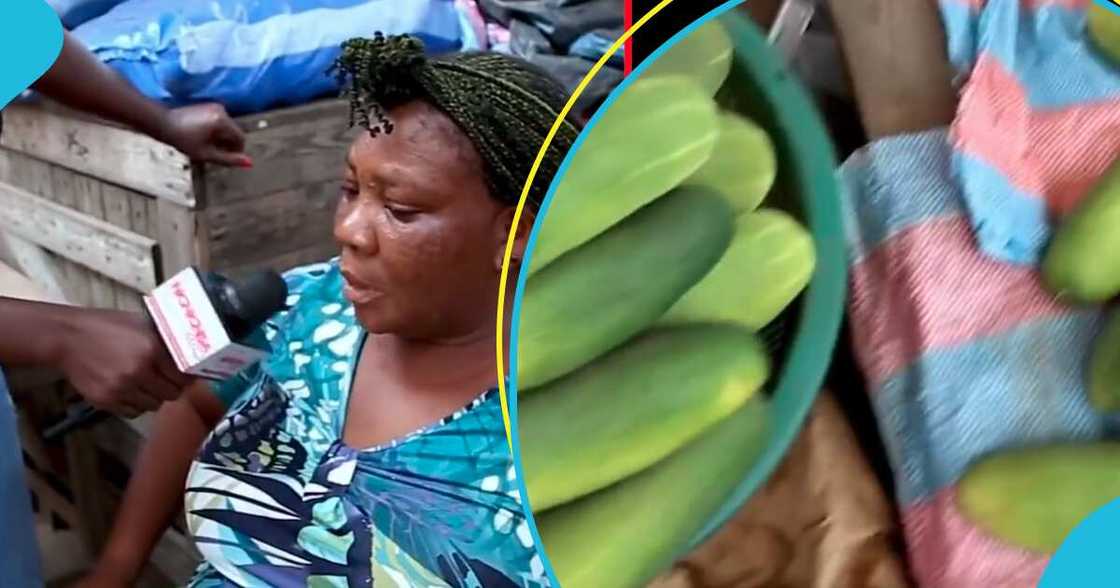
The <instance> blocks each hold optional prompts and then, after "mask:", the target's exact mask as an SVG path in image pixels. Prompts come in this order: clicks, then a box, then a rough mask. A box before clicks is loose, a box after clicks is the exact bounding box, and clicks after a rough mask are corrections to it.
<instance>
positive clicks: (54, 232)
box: [0, 183, 156, 292]
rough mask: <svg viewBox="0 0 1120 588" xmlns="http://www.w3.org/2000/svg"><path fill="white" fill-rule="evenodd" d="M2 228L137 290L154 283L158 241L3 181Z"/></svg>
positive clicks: (0, 190) (0, 199) (0, 201)
mask: <svg viewBox="0 0 1120 588" xmlns="http://www.w3.org/2000/svg"><path fill="white" fill-rule="evenodd" d="M0 226H4V228H5V229H6V230H8V231H9V232H11V233H13V234H15V235H17V236H19V237H22V238H24V239H26V240H28V241H31V242H33V243H36V244H38V245H40V246H42V247H44V248H46V249H49V250H51V251H54V252H55V253H57V254H59V255H61V256H64V257H66V258H67V259H70V260H71V261H74V262H76V263H80V264H82V265H85V266H86V267H89V268H90V269H93V270H95V271H97V272H99V273H101V274H103V275H105V276H108V277H110V278H113V279H115V280H117V281H118V282H121V283H122V284H125V285H127V286H129V287H131V288H133V289H135V290H138V291H141V292H147V291H150V290H152V289H153V288H155V286H156V261H155V255H156V242H155V241H153V240H152V239H149V238H147V237H144V236H142V235H137V234H136V233H133V232H131V231H126V230H124V229H121V228H119V227H116V226H113V225H112V224H110V223H107V222H105V221H102V220H99V219H96V218H93V217H90V216H88V215H85V214H81V213H79V212H76V211H74V210H71V209H69V208H66V207H64V206H60V205H58V204H55V203H53V202H50V201H49V200H46V199H45V198H41V197H39V196H36V195H34V194H31V193H29V192H27V191H25V190H21V189H19V188H16V187H14V186H12V185H11V184H5V183H0Z"/></svg>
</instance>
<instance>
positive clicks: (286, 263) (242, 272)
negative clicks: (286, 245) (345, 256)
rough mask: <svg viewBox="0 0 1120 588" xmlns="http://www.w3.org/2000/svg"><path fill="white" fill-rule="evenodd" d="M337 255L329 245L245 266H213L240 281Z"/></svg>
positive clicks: (257, 260)
mask: <svg viewBox="0 0 1120 588" xmlns="http://www.w3.org/2000/svg"><path fill="white" fill-rule="evenodd" d="M336 255H338V247H337V246H335V245H332V244H329V243H324V244H318V245H312V246H310V247H305V248H303V249H298V250H296V251H288V252H285V253H282V254H279V255H273V256H271V257H267V258H261V259H256V260H252V261H251V262H249V263H246V264H245V265H239V266H227V265H217V264H215V266H214V269H215V270H216V271H220V272H222V273H223V274H225V275H226V276H228V277H230V278H232V279H240V278H243V277H245V276H246V275H248V274H250V273H252V272H256V271H260V270H265V269H271V270H274V271H277V272H284V271H287V270H290V269H292V268H295V267H299V266H301V265H309V264H312V263H320V262H323V261H327V260H329V259H331V258H333V257H335V256H336Z"/></svg>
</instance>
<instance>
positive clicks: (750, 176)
mask: <svg viewBox="0 0 1120 588" xmlns="http://www.w3.org/2000/svg"><path fill="white" fill-rule="evenodd" d="M777 175H778V162H777V157H776V156H775V154H774V144H773V143H772V142H771V140H770V135H769V134H767V132H766V131H764V130H763V129H762V127H759V126H758V125H756V124H755V123H754V122H753V121H751V120H750V119H748V118H746V117H744V116H742V115H740V114H736V113H734V112H723V113H721V114H720V130H719V140H718V141H717V142H716V147H715V149H713V150H712V156H711V157H710V158H709V159H708V161H707V162H705V163H704V165H703V166H702V167H701V168H700V169H698V170H696V173H694V174H692V176H690V177H689V178H688V179H687V180H685V182H684V185H686V186H708V187H710V188H714V189H715V190H716V191H718V192H719V193H720V194H723V196H724V197H725V198H727V201H728V202H730V203H731V208H732V209H733V210H734V211H735V213H736V214H743V213H747V212H750V211H752V210H754V209H756V208H758V205H759V204H762V201H763V200H764V199H765V198H766V194H767V193H769V192H770V188H771V187H772V186H773V185H774V178H776V177H777Z"/></svg>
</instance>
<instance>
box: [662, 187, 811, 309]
mask: <svg viewBox="0 0 1120 588" xmlns="http://www.w3.org/2000/svg"><path fill="white" fill-rule="evenodd" d="M815 264H816V250H815V249H814V246H813V238H812V235H810V234H809V231H808V230H806V229H805V227H803V226H802V225H801V224H800V223H798V222H797V221H796V220H795V219H794V218H793V217H791V216H790V215H788V214H786V213H785V212H782V211H780V210H776V209H765V208H764V209H759V210H757V211H755V212H752V213H749V214H746V215H743V216H741V217H739V218H738V219H737V220H736V227H735V237H734V239H733V240H732V241H731V245H730V246H729V247H728V249H727V253H725V254H724V256H723V258H722V259H720V261H719V263H717V264H716V266H715V267H714V268H712V271H711V272H709V273H708V275H706V276H704V279H703V280H701V281H700V282H699V283H698V284H696V285H695V286H693V287H692V289H690V290H689V291H688V292H687V293H686V294H685V295H684V296H683V297H681V299H680V300H678V301H677V302H676V304H674V305H673V307H672V308H670V309H669V311H668V312H666V313H665V316H664V317H662V318H661V320H660V321H659V324H663V325H677V324H687V323H699V322H713V323H724V322H726V323H733V324H737V325H741V326H744V327H746V328H748V329H751V330H758V329H761V328H762V327H763V326H765V325H766V324H768V323H769V322H770V321H772V320H774V318H775V317H777V316H778V314H780V313H781V312H782V310H783V309H785V307H786V306H789V304H790V302H792V301H793V300H794V299H795V298H796V297H797V295H798V294H800V293H801V291H802V290H803V289H804V288H805V286H806V284H808V283H809V279H810V278H811V277H812V275H813V270H814V268H815Z"/></svg>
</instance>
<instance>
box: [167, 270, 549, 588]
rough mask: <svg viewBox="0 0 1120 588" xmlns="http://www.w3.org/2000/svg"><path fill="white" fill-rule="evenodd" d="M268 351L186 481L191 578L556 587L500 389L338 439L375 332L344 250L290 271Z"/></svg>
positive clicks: (237, 382) (234, 582) (205, 584)
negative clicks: (388, 432)
mask: <svg viewBox="0 0 1120 588" xmlns="http://www.w3.org/2000/svg"><path fill="white" fill-rule="evenodd" d="M285 278H286V280H287V282H288V287H289V292H290V296H289V300H288V306H289V308H288V310H287V311H285V312H283V313H280V314H279V315H277V316H276V317H274V318H273V319H272V320H271V321H270V322H269V324H267V325H266V326H265V327H264V328H263V329H262V331H261V333H260V336H261V337H264V338H266V339H267V340H268V341H269V344H270V345H271V347H272V350H273V353H272V355H271V356H270V357H269V358H268V359H267V360H266V361H265V362H264V363H262V364H261V365H260V366H258V367H257V368H254V369H251V370H247V371H246V372H245V373H243V374H242V375H241V376H239V377H237V378H235V379H233V380H231V381H228V382H225V383H223V384H221V385H218V386H216V392H217V393H218V394H219V396H220V397H222V398H223V400H224V401H225V402H227V404H228V405H229V406H230V410H229V412H228V413H227V415H226V417H225V418H223V420H222V421H221V423H220V424H219V425H218V426H217V427H216V428H215V430H214V432H213V433H212V434H211V435H210V437H209V438H208V439H207V441H206V442H205V444H204V445H203V448H202V450H201V452H200V454H199V456H198V457H197V459H196V461H195V463H194V464H193V466H192V468H191V471H190V475H189V477H188V480H187V488H186V509H187V521H188V526H189V528H190V532H191V535H192V536H193V538H194V540H195V542H196V545H197V546H198V548H199V550H200V551H201V552H202V554H203V556H204V557H205V560H206V561H205V562H204V563H203V564H202V565H201V566H200V568H199V569H198V572H197V573H196V575H195V577H194V579H193V580H192V581H191V584H190V586H191V588H217V587H228V586H243V587H253V588H256V587H265V586H267V587H283V588H286V587H295V586H300V587H303V586H312V587H324V588H325V587H332V588H333V587H350V588H365V587H368V586H375V587H377V588H409V587H419V588H427V587H450V588H515V587H516V588H538V587H546V586H548V579H547V576H546V575H545V572H544V568H543V565H542V563H541V559H540V556H539V555H538V554H537V552H536V550H535V549H534V546H533V539H532V535H531V534H530V531H529V527H528V524H527V522H526V520H525V516H524V514H523V511H522V507H521V499H520V495H519V493H518V489H517V480H516V479H515V475H514V467H513V460H512V458H511V456H510V451H509V446H508V444H507V441H506V436H505V428H504V426H503V424H502V416H501V406H500V403H499V397H498V394H497V392H496V390H490V391H487V392H484V393H483V394H481V395H480V396H479V397H477V398H476V399H475V400H474V401H473V402H471V403H470V405H468V406H466V407H464V408H463V409H461V410H459V411H458V412H456V413H454V414H452V415H450V416H448V417H446V418H444V419H442V420H441V421H439V422H436V423H433V424H431V425H429V426H427V427H424V428H422V429H421V430H419V431H416V432H415V433H412V434H410V435H407V436H405V437H403V438H400V439H397V440H395V441H393V442H391V443H388V444H385V445H383V446H380V447H376V448H372V449H363V450H358V449H355V448H353V447H349V446H347V445H346V444H345V443H344V442H343V441H342V439H341V437H342V431H343V424H344V423H343V419H344V416H345V407H346V406H347V398H348V395H349V391H350V383H351V379H352V377H353V373H354V368H355V364H356V361H357V358H358V356H359V352H360V350H361V346H362V344H363V342H364V341H365V331H364V330H363V329H362V327H361V325H360V324H358V322H357V321H356V320H355V317H354V309H353V307H352V306H351V305H350V304H349V303H348V302H347V301H346V300H345V298H343V297H342V278H341V275H340V273H339V268H338V263H337V260H333V261H331V262H329V263H325V264H319V265H315V266H308V267H303V268H298V269H296V270H293V271H291V272H289V273H288V274H287V275H286V276H285Z"/></svg>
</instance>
